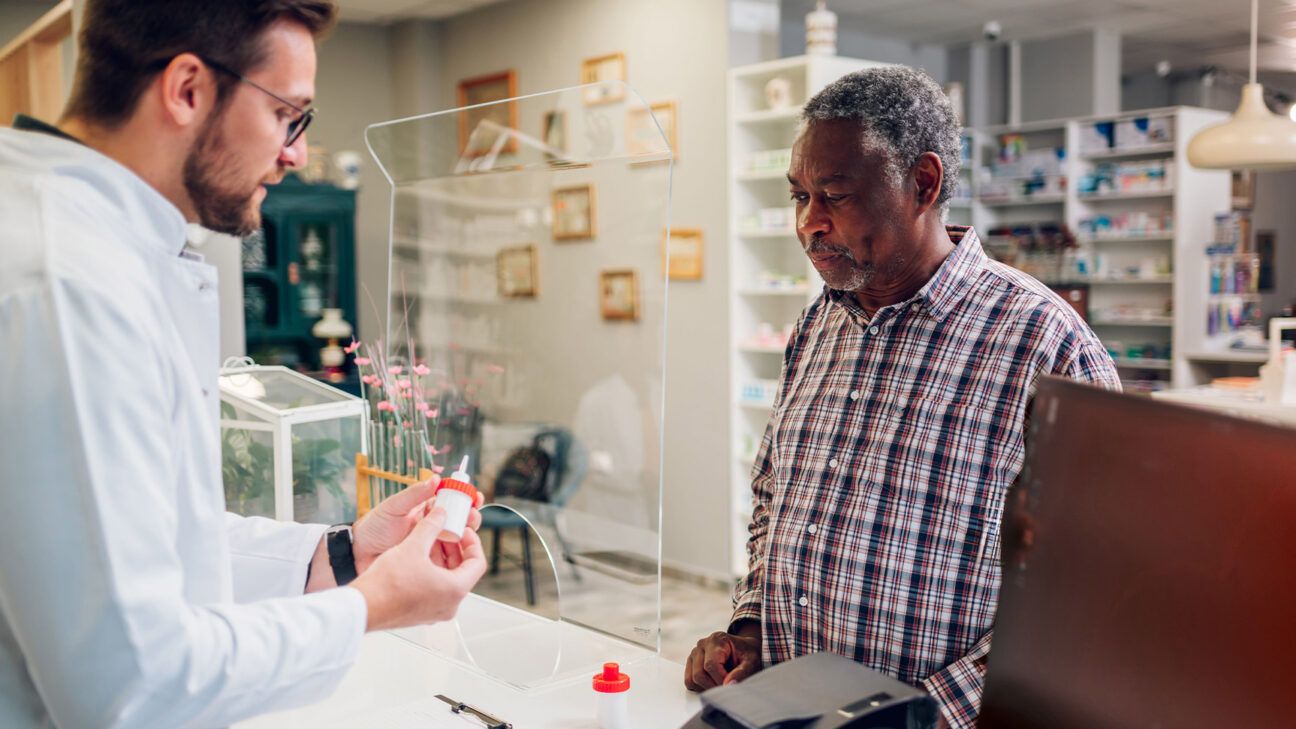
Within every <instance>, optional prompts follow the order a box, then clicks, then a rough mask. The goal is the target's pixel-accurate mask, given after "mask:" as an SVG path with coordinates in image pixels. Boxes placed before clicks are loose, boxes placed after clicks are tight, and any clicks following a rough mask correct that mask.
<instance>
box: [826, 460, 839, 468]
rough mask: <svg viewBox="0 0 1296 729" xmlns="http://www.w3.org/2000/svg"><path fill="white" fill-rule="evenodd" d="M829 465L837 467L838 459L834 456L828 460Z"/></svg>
mask: <svg viewBox="0 0 1296 729" xmlns="http://www.w3.org/2000/svg"><path fill="white" fill-rule="evenodd" d="M828 467H829V468H836V467H837V459H836V458H834V459H832V460H830V461H828Z"/></svg>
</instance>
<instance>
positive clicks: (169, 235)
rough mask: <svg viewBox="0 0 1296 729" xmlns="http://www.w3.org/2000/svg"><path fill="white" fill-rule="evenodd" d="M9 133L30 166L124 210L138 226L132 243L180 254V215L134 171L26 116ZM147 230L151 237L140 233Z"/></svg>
mask: <svg viewBox="0 0 1296 729" xmlns="http://www.w3.org/2000/svg"><path fill="white" fill-rule="evenodd" d="M13 130H14V131H16V132H19V133H20V134H19V135H16V136H15V137H13V139H14V140H16V141H15V148H17V149H22V150H25V154H26V156H27V157H28V160H27V161H28V162H29V163H30V164H32V165H33V166H38V167H41V168H45V169H57V170H58V172H59V174H61V175H64V176H67V177H73V178H78V179H80V180H81V181H82V182H85V183H87V184H89V185H90V186H91V187H92V188H94V189H95V190H97V191H98V192H100V193H101V194H102V195H103V196H104V197H105V198H107V199H108V200H110V201H111V202H112V204H113V205H115V206H116V207H118V208H120V209H121V210H123V211H124V212H125V213H126V216H127V219H128V220H130V221H131V223H132V224H134V225H138V226H140V228H139V230H140V233H141V235H138V236H136V237H133V238H132V240H134V241H135V242H136V243H138V244H141V245H144V246H146V247H148V248H151V249H161V251H162V252H163V253H165V254H166V255H168V256H179V255H180V254H181V253H182V252H183V250H184V247H185V244H186V233H187V231H186V226H187V223H186V222H185V219H184V215H183V214H182V213H181V212H180V209H179V208H177V207H176V206H175V205H174V204H173V203H172V202H171V201H170V200H168V199H167V198H166V197H164V196H163V195H162V193H160V192H158V191H157V190H156V189H155V188H154V187H153V186H152V185H150V184H148V183H147V182H145V181H144V179H143V178H141V177H140V176H139V175H137V174H135V171H134V170H131V169H130V168H128V167H126V166H125V165H123V164H121V163H120V162H118V161H117V160H115V159H113V158H111V157H108V156H107V155H104V154H102V153H101V152H99V151H98V150H95V149H93V148H92V147H89V146H87V145H85V144H84V143H82V142H81V140H79V139H77V138H76V137H73V136H72V135H70V134H66V133H64V132H63V131H62V130H60V129H58V128H57V127H55V126H52V125H50V124H47V123H46V122H43V121H41V120H39V119H36V118H33V117H30V116H28V115H26V114H19V115H17V116H16V117H15V118H14V123H13ZM5 131H6V132H7V130H5ZM33 138H35V139H39V140H41V141H39V142H34V141H33ZM3 141H4V140H2V139H0V142H3ZM68 142H71V144H68ZM146 231H147V232H148V233H153V235H146V234H143V233H145V232H146Z"/></svg>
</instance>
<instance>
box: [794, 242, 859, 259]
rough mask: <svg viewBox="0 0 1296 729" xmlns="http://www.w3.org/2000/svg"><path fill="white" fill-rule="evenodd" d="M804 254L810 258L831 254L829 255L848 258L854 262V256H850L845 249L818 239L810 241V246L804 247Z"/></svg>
mask: <svg viewBox="0 0 1296 729" xmlns="http://www.w3.org/2000/svg"><path fill="white" fill-rule="evenodd" d="M805 252H806V255H810V256H819V255H826V254H830V253H831V254H836V255H839V256H843V257H845V258H849V259H850V260H852V261H854V260H855V256H852V255H851V252H850V251H849V250H847V249H846V248H844V247H842V246H836V245H833V244H831V243H827V242H825V241H823V240H820V239H818V238H816V239H814V240H812V241H810V245H808V246H806V249H805Z"/></svg>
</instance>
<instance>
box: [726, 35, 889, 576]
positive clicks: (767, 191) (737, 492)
mask: <svg viewBox="0 0 1296 729" xmlns="http://www.w3.org/2000/svg"><path fill="white" fill-rule="evenodd" d="M881 65H885V64H880V63H873V62H870V61H863V60H858V59H852V58H839V57H835V56H799V57H795V58H784V59H780V60H777V61H770V62H767V63H759V64H755V65H751V66H741V67H737V68H733V69H730V71H729V80H728V112H729V116H728V120H729V162H730V165H731V169H730V174H729V214H730V219H729V233H730V243H729V269H730V287H729V290H730V296H729V321H730V357H729V360H730V367H729V381H730V388H731V396H730V402H731V406H730V418H729V422H730V444H731V445H730V449H731V452H732V457H731V458H730V462H731V463H730V471H731V474H732V475H731V479H730V480H731V486H730V489H731V498H730V503H731V505H732V509H731V516H730V522H731V523H730V529H729V532H730V540H729V543H730V545H731V548H730V557H731V558H730V565H731V570H732V572H733V573H734V574H743V573H744V572H746V570H747V557H746V542H747V524H748V522H749V521H750V517H751V469H752V464H753V461H754V460H755V455H756V449H757V446H759V444H760V439H761V436H762V434H763V433H764V431H765V426H766V424H767V423H768V422H769V418H770V414H771V412H772V406H773V398H774V388H775V384H776V383H777V381H778V377H779V370H780V367H781V365H782V361H783V351H784V346H785V340H784V332H785V331H786V330H787V329H789V328H790V327H791V326H792V325H793V324H795V323H796V320H797V317H798V316H799V314H800V313H801V311H802V309H804V308H805V306H806V304H807V303H808V302H809V301H811V300H813V299H814V297H816V296H818V295H819V291H820V290H821V287H822V281H821V280H820V279H819V277H818V275H817V274H816V272H815V270H814V268H813V267H812V266H811V265H810V263H809V261H808V260H807V259H806V257H805V255H804V254H803V253H802V251H801V247H800V244H799V243H798V242H797V238H796V233H795V230H794V226H795V217H794V214H793V212H792V203H791V201H790V200H789V197H788V185H787V177H786V174H787V168H788V160H789V158H790V154H791V148H792V142H793V140H794V138H795V136H796V129H797V122H798V120H799V118H800V114H801V107H802V105H803V104H804V103H805V101H806V100H807V99H809V98H810V97H811V96H813V95H814V94H815V93H816V92H818V91H819V90H820V89H822V88H823V87H824V86H827V85H828V84H829V83H831V82H833V81H835V80H836V79H838V78H840V77H841V76H844V75H845V74H847V73H850V72H851V71H856V70H859V69H862V68H868V67H870V66H881ZM776 78H781V79H785V82H786V83H785V87H790V94H787V95H786V101H787V103H786V105H783V106H780V107H779V108H773V109H772V108H770V103H769V101H768V98H767V93H766V86H767V85H768V84H769V83H770V82H771V81H772V80H774V79H776ZM783 83H784V82H776V86H777V85H779V84H783Z"/></svg>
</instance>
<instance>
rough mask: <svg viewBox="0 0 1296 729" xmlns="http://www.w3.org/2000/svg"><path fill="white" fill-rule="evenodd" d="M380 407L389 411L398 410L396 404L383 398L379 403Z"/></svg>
mask: <svg viewBox="0 0 1296 729" xmlns="http://www.w3.org/2000/svg"><path fill="white" fill-rule="evenodd" d="M378 409H379V410H385V411H387V412H389V413H394V412H396V406H395V405H393V404H392V403H391V402H389V401H387V400H383V401H382V402H380V403H378Z"/></svg>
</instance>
